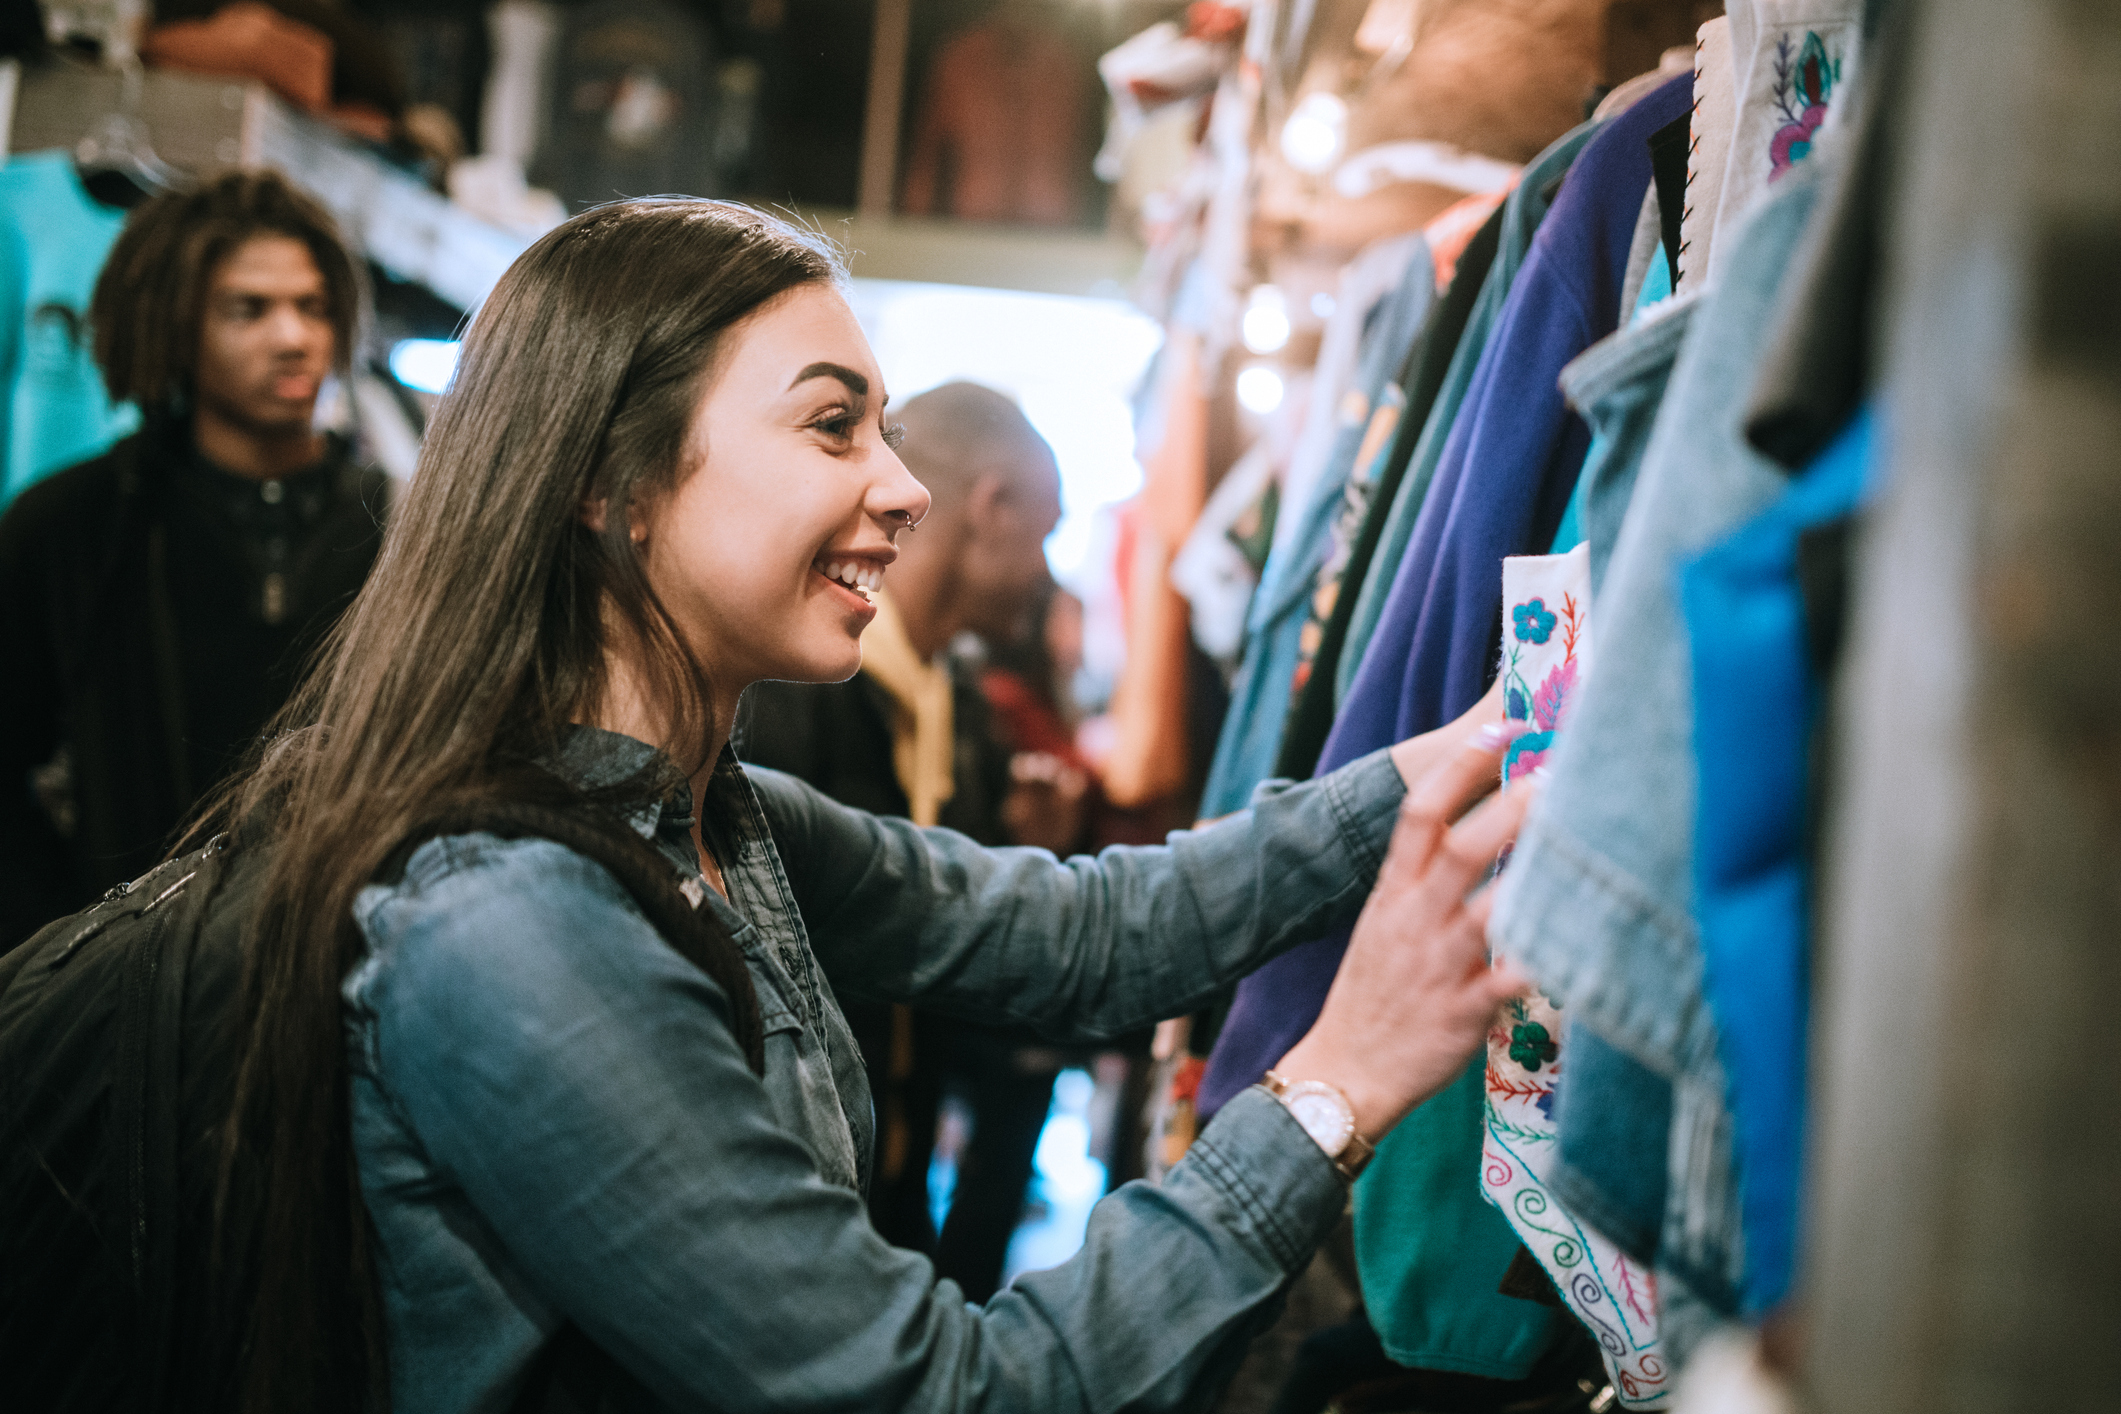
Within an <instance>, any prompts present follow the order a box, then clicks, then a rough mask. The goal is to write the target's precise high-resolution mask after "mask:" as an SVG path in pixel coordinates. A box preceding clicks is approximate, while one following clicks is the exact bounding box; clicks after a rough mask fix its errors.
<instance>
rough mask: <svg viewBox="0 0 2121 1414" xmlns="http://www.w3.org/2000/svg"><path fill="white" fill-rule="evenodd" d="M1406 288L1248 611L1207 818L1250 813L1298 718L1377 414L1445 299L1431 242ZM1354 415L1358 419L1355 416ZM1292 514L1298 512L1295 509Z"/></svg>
mask: <svg viewBox="0 0 2121 1414" xmlns="http://www.w3.org/2000/svg"><path fill="white" fill-rule="evenodd" d="M1405 259H1406V268H1405V271H1404V272H1403V273H1402V275H1401V277H1400V279H1399V282H1398V283H1397V284H1396V285H1395V286H1394V287H1393V288H1392V289H1391V290H1389V291H1387V292H1386V293H1385V295H1384V297H1383V298H1382V299H1380V300H1379V301H1378V302H1377V306H1376V308H1374V309H1373V310H1371V311H1370V316H1369V321H1368V323H1367V324H1366V325H1365V326H1364V329H1363V335H1362V342H1361V345H1360V348H1359V351H1358V353H1357V355H1356V366H1355V373H1354V376H1353V378H1352V379H1351V381H1350V382H1349V384H1348V387H1347V389H1346V396H1345V397H1344V398H1343V399H1341V400H1339V401H1340V402H1342V403H1344V404H1345V406H1344V407H1340V408H1337V409H1336V412H1335V421H1336V423H1337V426H1336V428H1335V430H1334V436H1333V443H1332V447H1331V449H1330V450H1329V451H1328V452H1327V454H1326V460H1325V464H1324V466H1323V467H1321V468H1320V470H1319V472H1318V475H1317V478H1316V479H1315V480H1314V481H1313V482H1312V484H1311V490H1310V494H1309V497H1308V499H1307V500H1306V501H1305V503H1304V505H1303V507H1302V509H1301V517H1302V519H1301V523H1300V524H1299V525H1298V526H1297V528H1296V530H1295V532H1294V533H1293V534H1291V535H1290V536H1288V537H1287V538H1286V539H1284V538H1283V537H1281V536H1278V535H1277V536H1276V537H1275V547H1274V552H1273V553H1272V554H1271V555H1269V556H1268V558H1267V563H1266V565H1265V567H1264V568H1263V569H1262V571H1261V574H1260V581H1259V587H1258V588H1257V589H1256V590H1254V591H1253V594H1252V607H1251V609H1250V610H1249V611H1248V612H1247V614H1246V623H1245V649H1244V660H1243V663H1242V665H1241V666H1240V667H1239V668H1238V673H1237V680H1236V682H1235V683H1234V684H1233V685H1232V687H1231V689H1230V709H1229V711H1228V712H1226V713H1225V714H1224V716H1223V724H1222V732H1221V735H1219V736H1218V737H1217V738H1216V741H1215V758H1214V761H1213V763H1212V764H1211V765H1210V766H1209V768H1208V781H1207V785H1206V786H1205V787H1204V788H1203V789H1202V791H1201V802H1200V818H1201V819H1203V820H1213V819H1217V818H1219V817H1221V816H1224V815H1227V814H1229V813H1230V812H1231V811H1233V810H1241V809H1243V808H1244V804H1245V801H1246V800H1247V799H1248V798H1250V796H1251V794H1252V789H1253V787H1254V786H1257V785H1258V784H1259V783H1260V782H1261V781H1264V780H1266V779H1267V778H1268V777H1269V776H1272V775H1273V774H1274V762H1275V758H1276V757H1278V756H1279V755H1280V754H1281V739H1282V732H1283V730H1284V729H1285V728H1286V727H1287V725H1288V721H1289V697H1290V686H1291V683H1292V682H1293V680H1294V676H1295V673H1296V664H1297V660H1298V658H1299V657H1300V656H1301V653H1302V643H1303V631H1304V625H1305V624H1306V623H1307V622H1308V621H1309V619H1310V612H1311V597H1312V594H1313V592H1314V591H1315V590H1316V588H1317V584H1318V577H1319V574H1320V572H1321V570H1322V569H1323V567H1324V566H1325V564H1326V563H1327V560H1328V559H1329V557H1330V556H1331V554H1332V551H1333V528H1334V524H1335V522H1336V521H1337V520H1338V519H1339V517H1340V515H1341V511H1342V507H1343V505H1344V503H1345V502H1346V500H1347V486H1348V477H1349V475H1350V474H1351V473H1352V472H1353V471H1354V469H1355V456H1356V453H1357V452H1358V451H1359V450H1360V449H1361V447H1362V443H1363V433H1364V432H1365V431H1366V430H1367V429H1368V427H1369V425H1370V414H1371V412H1372V411H1373V410H1374V409H1375V407H1376V405H1377V402H1378V399H1379V398H1380V397H1382V396H1383V395H1384V393H1385V389H1386V385H1387V384H1389V383H1391V381H1392V377H1393V375H1394V374H1395V373H1397V372H1398V371H1399V365H1400V361H1401V360H1402V359H1403V358H1405V356H1406V351H1407V345H1409V344H1410V343H1412V342H1413V341H1414V336H1415V334H1416V333H1417V332H1419V331H1420V328H1421V321H1422V318H1423V316H1425V315H1426V314H1427V313H1428V309H1429V306H1430V304H1431V303H1433V302H1434V300H1435V298H1436V274H1435V268H1434V267H1433V266H1432V265H1431V264H1430V263H1429V249H1428V245H1427V243H1426V242H1424V241H1422V240H1421V239H1420V237H1418V236H1417V237H1415V238H1414V242H1413V244H1412V245H1411V246H1410V247H1409V249H1408V252H1407V255H1406V257H1405ZM1348 413H1354V414H1355V415H1354V416H1352V417H1350V416H1347V415H1346V414H1348ZM1285 509H1287V510H1290V511H1292V512H1294V511H1295V510H1296V508H1295V507H1286V508H1285Z"/></svg>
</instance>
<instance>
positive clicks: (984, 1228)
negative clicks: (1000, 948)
mask: <svg viewBox="0 0 2121 1414" xmlns="http://www.w3.org/2000/svg"><path fill="white" fill-rule="evenodd" d="M899 418H900V422H901V424H902V425H903V426H904V428H905V430H906V439H905V443H904V447H903V450H902V452H901V455H902V457H903V458H904V460H905V462H906V465H907V467H908V468H909V469H910V470H911V471H912V472H913V474H914V476H915V477H916V478H918V479H919V481H920V482H921V484H922V485H923V486H925V487H926V488H927V489H928V492H929V494H930V495H931V496H932V497H933V503H932V505H931V507H930V509H929V511H928V514H927V516H926V517H925V518H924V519H923V520H922V521H921V522H920V524H919V526H918V527H917V528H916V529H915V530H914V531H913V533H911V534H909V535H907V536H906V537H905V538H904V539H903V540H902V541H901V542H900V546H899V558H898V561H897V562H896V563H895V564H893V565H892V567H891V587H890V589H889V591H888V592H880V593H879V594H878V596H877V603H878V608H879V612H878V614H877V617H876V621H875V622H874V623H872V624H871V625H870V626H869V628H868V630H867V631H866V632H865V633H863V635H862V670H861V672H860V673H858V674H856V675H855V676H854V677H853V678H851V679H849V680H848V681H846V682H842V683H831V684H808V683H805V684H798V683H777V682H767V683H760V684H758V685H757V686H755V687H753V688H752V689H751V691H750V692H749V693H748V694H747V695H746V698H745V704H744V717H743V719H742V723H741V725H740V728H739V732H738V736H737V742H736V746H737V752H738V755H739V756H740V757H741V758H742V759H743V760H744V761H745V762H746V763H748V764H753V765H761V766H770V767H773V768H775V769H777V770H782V771H786V772H788V773H789V774H790V775H793V776H798V777H800V778H802V779H803V780H805V781H807V782H809V783H810V784H811V785H813V786H815V787H817V788H818V789H819V790H821V791H823V792H824V793H825V794H827V795H829V796H831V797H833V798H834V799H835V800H838V801H840V802H841V803H842V804H846V805H852V806H855V807H857V808H859V809H863V810H867V811H870V812H872V813H874V814H879V815H898V816H903V817H906V818H908V819H911V820H913V821H915V822H916V823H918V824H923V825H938V824H939V825H943V826H946V827H948V828H951V829H954V830H957V831H959V832H960V833H962V834H966V835H969V836H971V837H972V838H973V839H975V840H977V841H979V842H980V843H982V844H988V845H1006V844H1035V845H1039V846H1041V847H1044V848H1048V849H1053V850H1055V851H1056V852H1058V853H1065V852H1067V850H1068V849H1069V848H1070V847H1072V846H1073V845H1075V844H1076V843H1077V842H1078V840H1077V838H1076V836H1077V834H1078V833H1079V829H1080V823H1081V819H1082V795H1083V782H1082V778H1081V776H1080V774H1079V773H1078V774H1077V775H1076V776H1075V777H1074V780H1073V783H1072V789H1071V787H1070V782H1069V780H1068V778H1067V776H1066V774H1065V772H1066V771H1067V770H1072V768H1070V767H1065V766H1064V765H1063V764H1062V763H1059V762H1057V761H1056V760H1055V758H1054V757H1053V756H1051V755H1050V754H1045V753H1039V752H1035V751H1034V752H1030V753H1025V754H1019V753H1017V752H1015V751H1013V750H1012V746H1011V742H1010V740H1009V737H1008V735H1007V734H1006V733H1005V732H1004V731H1002V730H1001V729H1000V728H999V724H998V723H997V722H996V720H995V715H994V713H993V712H992V711H991V710H990V708H989V705H988V703H987V700H986V698H985V696H984V695H983V694H982V692H981V684H980V669H979V664H978V663H977V662H976V661H975V660H974V658H973V657H972V656H971V655H968V654H964V653H961V652H958V651H956V650H955V649H954V648H953V642H954V641H955V640H958V639H959V636H960V635H961V634H966V633H970V634H973V635H976V636H978V637H979V638H980V639H981V640H982V641H983V642H986V643H992V644H1015V643H1018V642H1019V641H1021V640H1023V639H1024V638H1026V637H1027V636H1029V635H1031V634H1033V633H1035V632H1036V631H1037V623H1038V620H1037V617H1036V616H1037V615H1039V613H1040V612H1041V611H1042V610H1043V608H1044V606H1045V604H1046V602H1047V598H1048V596H1049V594H1050V591H1051V584H1052V581H1051V578H1050V576H1049V574H1048V572H1047V569H1046V557H1045V540H1046V537H1047V536H1048V535H1050V534H1052V532H1053V527H1054V526H1055V525H1056V524H1058V523H1059V520H1060V512H1061V504H1060V472H1059V469H1058V467H1057V465H1056V464H1055V462H1054V458H1053V449H1052V448H1051V447H1049V446H1047V445H1046V441H1045V439H1044V438H1043V437H1041V436H1039V434H1038V432H1037V431H1036V430H1035V429H1033V427H1032V426H1031V424H1030V422H1029V421H1027V420H1026V419H1025V417H1024V415H1023V413H1022V411H1021V410H1019V409H1018V408H1017V406H1016V404H1015V403H1013V402H1011V401H1010V400H1009V399H1008V398H1006V397H1004V396H1003V395H1002V394H1000V393H997V392H995V391H993V390H992V389H989V388H983V387H980V386H978V385H977V384H973V383H948V384H945V385H943V386H942V387H939V388H935V389H932V390H931V391H929V392H926V393H923V394H922V395H921V396H919V397H917V398H914V399H912V400H911V401H910V402H908V403H907V404H906V406H905V408H904V409H903V410H902V411H901V412H900V414H899ZM845 1010H846V1012H847V1019H848V1021H849V1023H850V1024H851V1025H852V1027H853V1029H854V1034H855V1036H856V1038H857V1040H858V1041H859V1042H860V1044H861V1048H862V1058H863V1063H864V1065H865V1067H866V1068H867V1070H868V1072H869V1080H870V1086H871V1089H872V1092H873V1093H874V1094H875V1096H876V1109H877V1127H878V1145H877V1149H878V1153H877V1169H876V1180H875V1183H874V1184H873V1186H872V1188H871V1190H870V1197H869V1205H870V1214H871V1217H872V1219H873V1221H874V1222H875V1224H876V1228H877V1231H878V1232H879V1233H880V1234H882V1235H883V1237H884V1238H885V1239H886V1240H887V1241H889V1242H891V1243H893V1244H894V1245H896V1246H900V1247H908V1248H912V1249H914V1250H916V1251H921V1252H926V1253H929V1254H931V1255H932V1256H934V1258H935V1264H936V1270H937V1272H938V1273H939V1274H940V1275H942V1276H945V1277H949V1278H951V1279H952V1280H954V1281H956V1282H957V1283H958V1285H959V1286H960V1287H962V1288H963V1289H964V1292H965V1296H966V1297H967V1299H969V1300H972V1301H985V1300H986V1299H987V1298H988V1297H989V1296H991V1295H993V1294H994V1292H995V1290H996V1289H997V1288H998V1287H999V1285H1000V1282H1001V1276H1002V1269H1003V1264H1004V1262H1005V1260H1006V1258H1007V1255H1008V1248H1009V1239H1010V1236H1011V1234H1012V1233H1013V1232H1014V1231H1015V1229H1016V1225H1017V1220H1018V1218H1019V1217H1020V1216H1021V1214H1022V1211H1023V1206H1024V1190H1025V1186H1026V1184H1027V1183H1028V1182H1029V1181H1030V1177H1031V1169H1032V1159H1033V1156H1034V1153H1035V1151H1036V1149H1037V1146H1038V1135H1039V1130H1040V1129H1041V1128H1042V1127H1043V1125H1044V1124H1045V1120H1046V1113H1047V1109H1048V1107H1049V1106H1050V1104H1051V1101H1052V1095H1053V1080H1054V1076H1055V1075H1056V1074H1057V1073H1058V1072H1059V1069H1060V1065H1061V1055H1060V1053H1059V1052H1057V1051H1054V1050H1052V1049H1050V1048H1046V1047H1041V1046H1038V1045H1035V1044H1033V1043H1032V1042H1031V1040H1030V1038H1029V1037H1026V1036H1019V1035H1017V1034H1015V1033H1013V1032H1007V1031H1003V1030H999V1029H995V1028H989V1027H983V1026H978V1025H974V1024H971V1023H967V1022H963V1021H957V1020H950V1019H945V1018H942V1017H938V1016H931V1015H925V1014H920V1013H915V1012H913V1011H911V1010H910V1009H908V1008H906V1007H903V1006H887V1005H878V1004H866V1003H860V1002H854V1001H849V1002H846V1003H845ZM946 1090H947V1091H952V1092H955V1093H958V1094H961V1095H962V1096H963V1097H964V1098H965V1099H966V1101H967V1103H968V1105H969V1107H970V1109H971V1111H972V1132H971V1135H970V1138H969V1141H968V1143H967V1144H966V1145H965V1147H964V1149H963V1151H962V1153H961V1154H960V1155H959V1158H958V1173H957V1180H956V1184H955V1186H954V1189H953V1190H952V1193H951V1196H950V1204H949V1214H948V1217H947V1218H946V1220H945V1221H944V1222H943V1224H942V1230H941V1232H940V1233H938V1232H937V1231H936V1225H935V1222H934V1219H933V1217H932V1214H931V1206H930V1204H931V1195H930V1192H929V1187H928V1170H929V1165H930V1163H931V1161H932V1159H933V1156H934V1151H935V1140H936V1125H937V1121H938V1118H939V1116H940V1114H941V1109H942V1103H943V1097H944V1093H945V1091H946Z"/></svg>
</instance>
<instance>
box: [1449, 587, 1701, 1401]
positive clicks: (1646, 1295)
mask: <svg viewBox="0 0 2121 1414" xmlns="http://www.w3.org/2000/svg"><path fill="white" fill-rule="evenodd" d="M1502 581H1503V586H1502V587H1503V595H1502V601H1503V604H1504V606H1505V608H1506V610H1507V615H1508V617H1507V619H1506V621H1505V625H1504V629H1503V656H1502V669H1501V671H1502V682H1503V687H1504V693H1503V715H1504V717H1506V718H1507V719H1508V720H1510V721H1515V722H1523V723H1525V724H1526V725H1527V726H1528V727H1529V728H1530V730H1528V731H1526V732H1525V733H1524V734H1523V735H1521V736H1519V737H1518V738H1517V739H1516V740H1515V741H1513V742H1511V744H1510V749H1509V751H1508V752H1507V753H1506V754H1505V755H1504V757H1503V762H1502V779H1503V789H1505V790H1509V789H1511V788H1512V787H1513V786H1514V785H1516V784H1517V783H1519V782H1521V781H1522V780H1523V778H1524V777H1525V775H1526V774H1528V773H1529V772H1532V771H1536V770H1538V769H1539V767H1540V766H1541V765H1542V764H1543V763H1544V762H1545V760H1546V758H1547V756H1548V754H1549V753H1550V752H1551V751H1552V750H1553V748H1554V743H1555V740H1556V738H1557V736H1558V734H1559V733H1560V732H1561V730H1562V729H1563V726H1564V724H1565V722H1566V720H1567V717H1568V714H1569V709H1570V707H1571V705H1572V703H1573V701H1574V699H1575V695H1576V692H1577V690H1578V689H1579V688H1580V687H1581V686H1582V684H1583V682H1584V681H1585V680H1586V679H1587V678H1588V677H1589V675H1590V672H1591V668H1592V658H1593V653H1592V643H1591V634H1590V614H1591V583H1590V555H1589V551H1588V548H1587V547H1585V546H1582V545H1578V546H1577V547H1576V548H1575V549H1573V550H1571V551H1569V552H1568V553H1566V554H1554V555H1524V556H1513V557H1512V558H1510V559H1507V560H1504V561H1503V562H1502ZM1562 1038H1563V1021H1562V1015H1561V1012H1560V1010H1559V1008H1557V1007H1556V1006H1555V1005H1554V1003H1553V1001H1552V1000H1551V999H1550V998H1547V997H1545V996H1542V995H1540V994H1539V993H1538V992H1537V991H1536V990H1535V991H1532V992H1529V993H1527V994H1525V995H1524V996H1521V997H1517V998H1515V999H1513V1000H1512V1001H1511V1002H1510V1003H1509V1004H1508V1005H1507V1006H1506V1007H1504V1008H1503V1009H1502V1010H1501V1011H1500V1012H1499V1013H1498V1014H1497V1018H1496V1021H1495V1024H1493V1025H1491V1026H1490V1027H1489V1028H1488V1043H1487V1068H1486V1073H1485V1075H1484V1077H1483V1083H1484V1087H1485V1091H1486V1110H1485V1121H1484V1125H1483V1129H1482V1136H1481V1153H1480V1182H1481V1193H1482V1196H1483V1197H1485V1198H1486V1199H1487V1200H1488V1201H1489V1202H1490V1203H1493V1204H1494V1205H1495V1207H1496V1208H1497V1209H1498V1210H1499V1211H1500V1212H1501V1213H1502V1214H1503V1216H1504V1217H1505V1218H1506V1219H1507V1220H1508V1222H1509V1224H1510V1228H1511V1230H1512V1231H1513V1232H1515V1233H1516V1234H1517V1236H1518V1238H1519V1239H1520V1240H1521V1241H1522V1242H1523V1243H1524V1245H1525V1250H1526V1251H1527V1252H1528V1253H1530V1254H1531V1256H1532V1258H1533V1260H1535V1261H1536V1262H1538V1263H1539V1265H1540V1267H1541V1268H1542V1269H1544V1271H1545V1272H1546V1274H1547V1278H1548V1280H1550V1281H1551V1282H1552V1283H1553V1285H1554V1289H1555V1291H1556V1292H1557V1293H1559V1295H1560V1298H1561V1301H1562V1304H1563V1305H1565V1306H1567V1307H1568V1309H1569V1313H1570V1314H1571V1315H1573V1316H1575V1317H1576V1319H1577V1320H1578V1321H1580V1322H1582V1323H1583V1326H1584V1328H1585V1329H1586V1330H1588V1331H1590V1332H1591V1333H1592V1334H1593V1335H1594V1336H1595V1337H1596V1338H1597V1342H1598V1348H1599V1353H1600V1356H1601V1357H1602V1359H1603V1360H1604V1363H1605V1367H1606V1373H1607V1375H1608V1377H1609V1379H1610V1380H1611V1383H1612V1386H1613V1391H1614V1395H1615V1397H1616V1398H1617V1400H1618V1401H1619V1403H1620V1405H1621V1407H1622V1408H1624V1409H1661V1408H1663V1407H1664V1403H1665V1399H1666V1396H1667V1395H1668V1394H1669V1393H1670V1378H1671V1375H1672V1373H1673V1372H1672V1368H1671V1365H1670V1363H1669V1362H1668V1361H1667V1360H1666V1359H1665V1357H1664V1351H1663V1349H1662V1348H1661V1346H1660V1343H1659V1341H1658V1338H1657V1283H1656V1278H1655V1277H1654V1276H1652V1275H1651V1273H1650V1271H1649V1269H1648V1267H1647V1266H1645V1265H1642V1264H1640V1263H1637V1262H1634V1261H1631V1260H1630V1259H1629V1258H1628V1256H1627V1255H1626V1254H1625V1253H1623V1252H1621V1251H1620V1250H1619V1249H1617V1248H1616V1247H1615V1246H1614V1244H1613V1243H1612V1241H1611V1240H1610V1239H1608V1238H1607V1237H1606V1236H1605V1235H1604V1234H1602V1233H1600V1232H1598V1231H1597V1230H1596V1229H1595V1228H1591V1227H1588V1226H1586V1225H1585V1224H1584V1223H1582V1222H1581V1221H1579V1220H1578V1218H1577V1215H1575V1214H1573V1213H1571V1212H1570V1211H1569V1210H1568V1209H1567V1207H1566V1205H1564V1204H1562V1203H1559V1202H1556V1201H1555V1199H1554V1194H1553V1191H1552V1185H1551V1181H1550V1179H1551V1173H1552V1170H1553V1166H1554V1157H1555V1147H1556V1146H1555V1142H1554V1141H1555V1121H1554V1100H1555V1094H1556V1089H1557V1086H1558V1084H1559V1082H1560V1080H1561V1078H1562V1077H1563V1075H1564V1074H1565V1073H1566V1071H1567V1070H1568V1068H1569V1067H1570V1065H1571V1063H1572V1061H1573V1059H1574V1058H1573V1057H1572V1056H1570V1055H1569V1053H1568V1050H1567V1048H1566V1047H1565V1046H1563V1044H1562Z"/></svg>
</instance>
